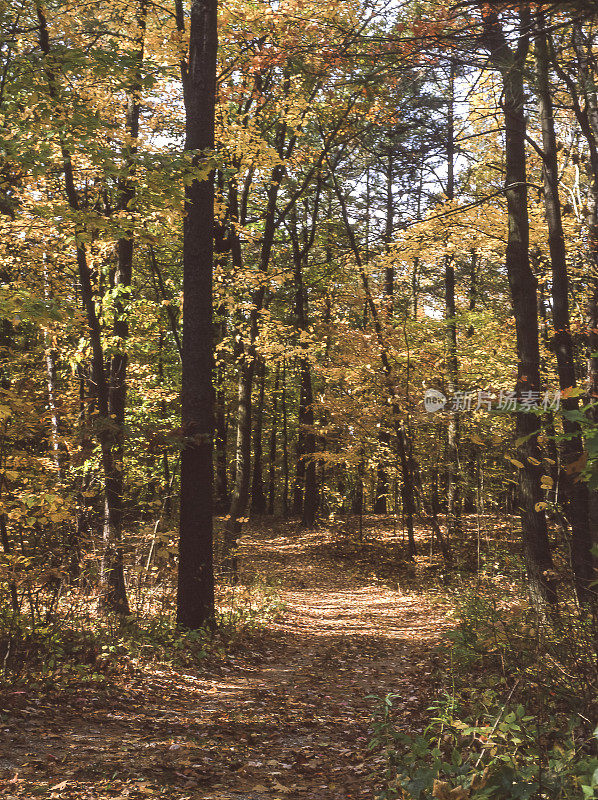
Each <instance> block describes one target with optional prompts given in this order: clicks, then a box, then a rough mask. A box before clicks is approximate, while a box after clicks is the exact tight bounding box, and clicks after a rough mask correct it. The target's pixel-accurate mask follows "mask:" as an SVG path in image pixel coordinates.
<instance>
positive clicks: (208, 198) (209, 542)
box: [177, 0, 218, 629]
mask: <svg viewBox="0 0 598 800" xmlns="http://www.w3.org/2000/svg"><path fill="white" fill-rule="evenodd" d="M190 26H191V27H190V40H189V59H188V63H187V64H186V65H184V66H183V88H184V98H185V111H186V138H185V150H187V151H192V152H193V157H194V162H195V165H198V164H200V163H201V160H202V158H203V157H204V155H202V154H204V153H206V152H208V153H209V151H211V150H212V149H213V148H214V115H215V103H216V53H217V48H218V29H217V3H216V0H194V2H193V3H192V5H191V23H190ZM185 212H186V213H185V225H184V240H183V295H184V308H183V375H182V386H181V428H182V432H183V436H184V437H185V444H184V447H183V450H182V453H181V518H180V538H179V572H178V593H177V622H178V624H179V625H182V626H184V627H186V628H192V629H196V628H199V627H201V626H203V625H205V624H206V623H208V622H209V621H211V619H212V618H213V615H214V569H213V561H212V559H213V554H212V550H213V520H212V514H213V480H214V479H213V436H214V390H213V386H212V370H213V366H214V341H213V323H212V316H213V310H212V302H213V301H212V275H213V233H214V178H213V175H210V176H209V177H208V178H207V179H205V180H203V181H199V180H194V181H193V182H192V183H191V184H190V185H189V186H187V187H186V189H185Z"/></svg>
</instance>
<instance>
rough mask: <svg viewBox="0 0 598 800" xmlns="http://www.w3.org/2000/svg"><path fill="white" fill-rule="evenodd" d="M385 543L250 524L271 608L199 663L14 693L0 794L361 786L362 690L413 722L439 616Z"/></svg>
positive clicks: (364, 775)
mask: <svg viewBox="0 0 598 800" xmlns="http://www.w3.org/2000/svg"><path fill="white" fill-rule="evenodd" d="M376 524H377V525H380V521H377V522H376ZM389 524H390V523H389V522H388V521H387V525H389ZM392 536H393V534H392V531H390V528H389V529H388V530H387V537H390V538H392ZM395 545H396V546H395V548H394V550H393V547H392V546H391V547H390V548H389V547H388V543H386V545H385V547H384V549H382V547H381V546H380V543H374V542H372V541H371V540H370V542H369V543H368V541H366V543H365V544H361V543H360V542H358V541H357V540H356V539H355V537H347V536H345V537H344V538H343V537H342V536H341V538H340V543H339V532H338V531H337V532H335V534H334V537H333V535H332V534H331V533H330V532H329V531H322V530H320V531H316V532H313V533H310V534H300V533H298V531H297V524H296V522H289V523H284V524H283V523H278V524H276V525H272V524H268V525H267V526H261V527H260V528H257V527H256V526H254V527H252V528H250V529H248V531H247V533H246V535H245V536H244V538H243V541H242V545H241V551H240V553H241V564H242V569H243V575H244V578H245V579H247V580H250V579H251V577H252V575H257V576H260V578H261V579H266V580H267V581H268V582H270V583H273V584H276V585H277V586H278V588H277V592H278V593H279V596H280V600H281V609H280V611H279V613H277V614H275V615H272V616H271V618H269V619H268V620H267V621H266V622H265V623H263V624H261V625H259V626H255V627H251V628H249V629H248V630H247V631H245V633H243V634H242V635H240V636H239V637H237V638H233V641H232V643H231V645H230V647H229V648H228V649H227V651H226V653H224V654H220V655H218V656H213V657H212V656H210V657H208V658H207V659H206V660H205V662H202V665H201V666H200V667H199V668H198V669H197V670H190V669H176V668H173V667H171V666H165V665H159V664H158V665H152V666H151V668H150V667H148V668H147V669H144V670H136V671H135V672H134V674H132V675H128V676H126V675H125V676H119V677H118V679H115V680H114V681H111V682H109V684H108V686H107V687H105V688H103V689H102V690H101V691H99V690H98V689H97V688H95V687H93V686H85V685H81V686H80V687H79V688H78V689H77V690H76V691H73V689H72V687H71V688H70V689H69V690H63V691H60V690H59V689H56V691H55V692H52V691H46V692H44V693H43V694H42V693H39V694H38V693H35V692H32V693H26V692H25V693H19V695H18V697H19V698H21V699H20V702H13V703H12V707H11V708H10V709H9V710H8V711H5V712H4V713H3V714H2V716H1V717H0V721H1V726H0V778H2V780H1V781H0V796H1V797H3V798H6V800H12V799H13V798H19V800H22V798H33V797H41V798H73V800H74V799H77V800H84V798H85V799H89V800H91V799H92V798H93V799H94V800H97V799H98V798H112V799H113V800H125V799H126V800H136V799H137V798H148V797H162V798H168V799H169V800H183V798H189V799H190V800H275V799H281V800H282V799H283V798H284V799H285V800H295V798H297V800H302V799H304V798H305V799H306V800H307V798H309V800H333V799H334V800H337V799H338V800H341V799H343V800H345V799H346V800H348V799H349V798H372V797H373V794H374V792H373V786H372V778H371V776H370V775H371V770H372V766H373V763H372V759H373V758H374V757H373V756H371V755H368V753H367V744H368V740H369V738H370V736H371V721H372V714H373V710H374V707H375V701H374V700H373V699H372V698H371V695H380V696H383V695H385V694H386V693H388V692H397V693H399V694H400V701H399V708H401V707H402V708H403V713H404V716H403V720H404V725H405V729H407V730H411V731H414V730H420V729H421V728H423V725H424V723H423V716H424V714H425V709H426V707H427V705H428V701H429V699H431V696H432V693H433V686H434V679H433V664H434V656H433V650H434V646H435V644H436V643H437V642H438V638H439V636H440V634H441V632H442V630H443V629H444V628H445V627H446V626H447V624H448V620H447V616H446V610H447V607H446V605H444V604H442V603H440V602H438V601H434V599H430V595H429V594H428V593H424V592H423V590H421V589H417V586H418V582H419V580H420V578H419V574H418V571H419V570H420V566H419V565H418V571H414V570H413V568H412V567H411V566H410V565H407V564H404V563H402V562H401V561H400V556H397V558H398V560H396V561H395V562H393V558H394V556H393V553H400V552H402V549H400V548H399V547H398V541H397V540H395ZM382 552H384V553H386V554H387V555H386V556H385V559H386V560H385V559H383V558H382V557H381V554H382ZM388 553H390V556H389V555H388ZM389 559H390V561H389ZM403 577H405V580H403ZM397 581H400V582H401V585H399V584H398V582H397ZM403 583H405V586H403V585H402V584H403ZM408 586H411V587H412V588H407V587H408ZM413 587H416V588H413Z"/></svg>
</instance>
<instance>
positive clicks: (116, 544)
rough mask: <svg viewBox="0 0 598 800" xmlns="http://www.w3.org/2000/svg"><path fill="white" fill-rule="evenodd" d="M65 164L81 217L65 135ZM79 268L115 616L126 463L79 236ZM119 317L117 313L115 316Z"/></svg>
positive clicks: (105, 587)
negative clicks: (121, 456)
mask: <svg viewBox="0 0 598 800" xmlns="http://www.w3.org/2000/svg"><path fill="white" fill-rule="evenodd" d="M36 10H37V18H38V25H39V27H38V30H39V43H40V49H41V51H42V53H43V54H44V60H45V63H44V73H45V77H46V80H47V84H48V91H49V94H50V96H51V98H52V99H53V100H55V101H58V98H59V88H58V85H57V82H56V77H55V74H54V71H53V67H52V66H51V62H50V56H51V48H50V38H49V34H48V26H47V20H46V16H45V10H44V7H43V6H42V4H41V2H39V0H36ZM59 141H60V149H61V155H62V162H63V176H64V187H65V192H66V196H67V200H68V203H69V206H70V208H71V209H72V210H73V211H74V212H81V210H82V206H81V202H80V198H79V194H78V192H77V189H76V185H75V177H74V172H73V165H72V160H71V154H70V152H69V150H68V148H67V146H66V144H65V140H64V138H63V136H62V135H60V138H59ZM76 241H77V242H78V243H77V245H76V257H77V268H78V273H79V281H80V285H81V299H82V301H83V306H84V309H85V314H86V317H87V325H88V330H89V338H90V344H91V351H92V360H91V361H92V374H91V380H92V386H93V390H94V392H95V396H96V399H97V409H98V417H99V424H98V439H99V442H100V450H101V462H102V468H103V472H104V480H105V495H104V533H103V537H104V543H105V545H106V542H108V543H109V544H108V546H105V547H104V557H103V559H102V573H101V576H100V585H101V596H100V605H101V606H103V607H104V608H106V609H109V610H111V611H116V612H117V613H122V614H127V613H129V605H128V600H127V594H126V587H125V581H124V570H123V561H122V552H121V550H120V534H121V532H122V507H121V504H122V496H121V495H122V491H121V490H122V462H119V461H118V457H117V455H115V449H116V451H117V452H118V443H117V446H116V448H115V441H114V440H115V438H116V439H118V430H117V432H116V437H115V431H114V429H115V427H117V426H116V425H115V422H114V419H113V417H112V416H111V413H112V412H111V407H112V403H111V396H110V395H111V392H110V389H111V386H110V381H109V379H108V376H107V374H106V369H105V361H104V350H103V346H102V331H101V325H100V320H99V317H98V315H97V311H96V302H95V297H94V292H93V286H92V282H91V270H90V268H89V264H88V260H87V250H86V247H85V244H84V243H83V241H84V236H81V238H79V237H76ZM117 317H118V314H117Z"/></svg>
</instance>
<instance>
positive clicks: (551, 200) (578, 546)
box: [535, 14, 594, 604]
mask: <svg viewBox="0 0 598 800" xmlns="http://www.w3.org/2000/svg"><path fill="white" fill-rule="evenodd" d="M535 44H536V48H535V56H536V79H537V94H538V105H539V111H540V122H541V127H542V146H543V151H544V159H543V179H544V207H545V213H546V222H547V224H548V245H549V249H550V261H551V266H552V324H553V327H554V340H553V347H554V351H555V353H556V359H557V369H558V376H559V385H560V388H561V390H564V389H569V388H572V387H575V385H576V378H575V352H574V348H573V339H572V337H571V328H570V318H569V276H568V272H567V253H566V248H565V236H564V233H563V224H562V217H561V203H560V198H559V186H558V183H559V171H558V160H557V143H556V135H555V126H554V113H553V104H552V96H551V88H550V77H549V66H548V65H549V60H548V47H547V42H546V34H545V29H544V19H543V15H542V14H538V33H537V35H536V40H535ZM562 405H563V408H564V409H565V411H577V410H578V409H579V402H578V399H577V397H567V398H565V399H564V400H563V401H562ZM563 429H564V433H565V438H564V439H563V442H562V445H561V451H562V452H561V463H562V465H563V466H564V467H565V469H564V470H563V471H562V472H561V475H560V480H559V483H560V486H561V491H562V494H563V499H564V511H565V516H566V518H567V519H568V521H569V524H570V525H571V566H572V568H573V573H574V577H575V590H576V593H577V597H578V600H579V602H580V603H581V604H584V603H587V602H588V600H589V599H590V597H591V596H592V592H591V589H590V583H591V581H592V579H593V575H594V570H593V557H592V553H591V547H592V539H591V536H590V519H589V492H588V486H587V483H585V482H584V481H575V480H574V476H573V475H570V474H568V472H567V469H566V467H567V465H568V464H570V463H572V462H575V461H578V460H579V459H580V458H581V456H582V454H583V450H584V447H583V440H582V431H581V427H580V425H579V424H578V423H577V422H573V421H571V420H568V419H567V418H566V417H563Z"/></svg>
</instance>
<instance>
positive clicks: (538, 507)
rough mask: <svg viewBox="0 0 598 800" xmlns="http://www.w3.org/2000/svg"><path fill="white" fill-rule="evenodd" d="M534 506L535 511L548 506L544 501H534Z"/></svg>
mask: <svg viewBox="0 0 598 800" xmlns="http://www.w3.org/2000/svg"><path fill="white" fill-rule="evenodd" d="M534 508H535V509H536V511H542V510H543V509H545V508H548V503H544V502H542V503H536V505H535V506H534Z"/></svg>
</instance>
